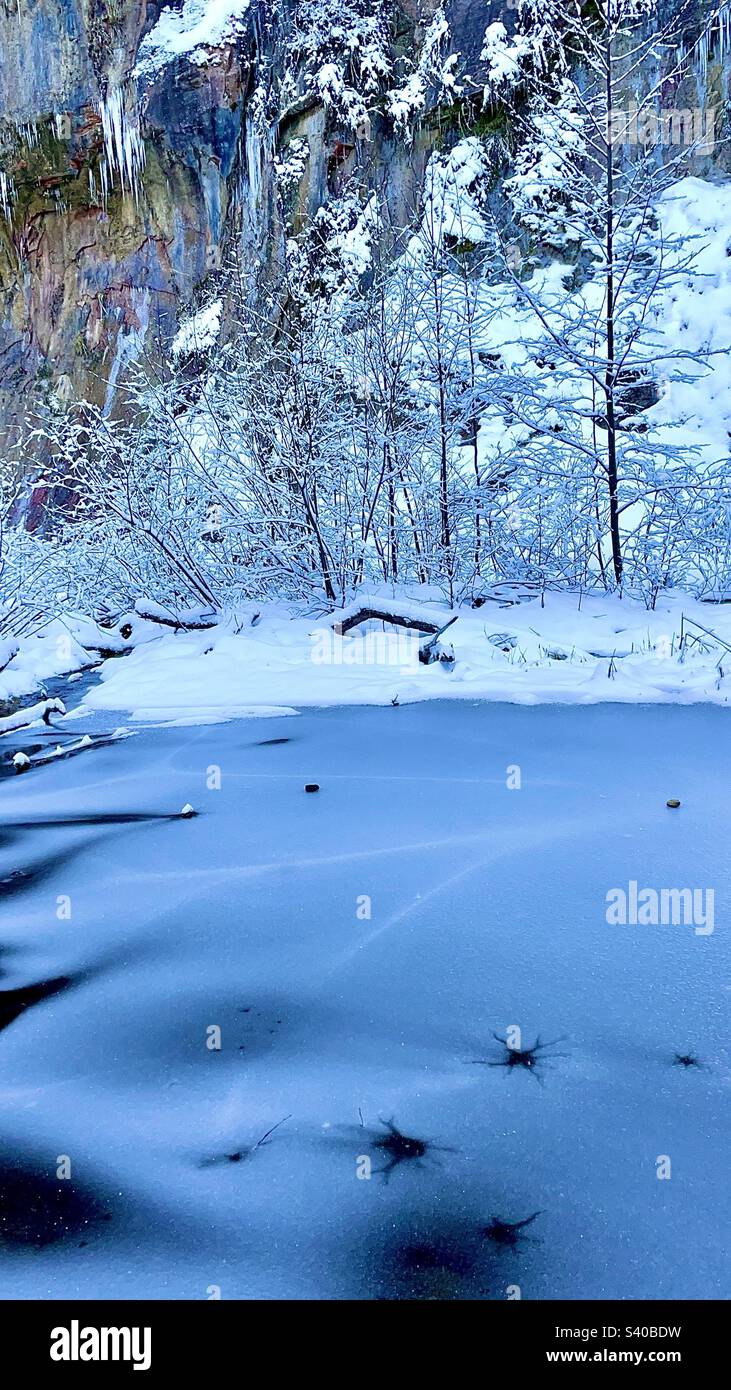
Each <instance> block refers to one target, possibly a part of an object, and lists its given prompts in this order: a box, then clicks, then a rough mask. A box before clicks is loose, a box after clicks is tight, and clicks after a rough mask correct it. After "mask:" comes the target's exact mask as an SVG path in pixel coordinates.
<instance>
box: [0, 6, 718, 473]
mask: <svg viewBox="0 0 731 1390" xmlns="http://www.w3.org/2000/svg"><path fill="white" fill-rule="evenodd" d="M516 3H517V0H513V3H511V0H508V4H507V6H506V5H502V4H498V3H492V0H443V4H442V5H441V6H439V5H438V4H437V0H172V2H171V3H170V4H169V5H167V6H163V5H162V4H161V3H159V0H0V457H2V456H7V455H8V451H10V452H11V453H12V450H13V448H14V447H17V443H18V440H19V438H20V430H19V425H20V421H21V419H22V418H23V416H24V415H26V414H27V413H28V411H29V410H31V409H32V407H33V405H34V403H36V402H40V401H46V402H49V401H50V402H56V403H58V404H63V403H64V402H65V401H68V400H70V399H72V398H74V397H75V396H77V395H79V396H82V397H84V398H87V399H91V400H94V401H97V402H106V405H107V407H108V408H109V409H113V408H114V402H115V393H116V389H117V386H118V383H119V381H120V379H121V377H122V376H123V373H124V369H125V365H126V364H127V363H128V362H129V361H130V359H131V358H133V357H135V356H136V355H138V354H139V353H140V352H141V351H142V350H143V349H145V350H151V351H155V350H163V351H164V350H165V347H166V345H167V344H169V342H170V339H171V337H172V335H173V333H174V332H175V329H176V327H177V324H178V321H179V319H180V317H181V315H182V314H183V313H185V312H187V310H188V307H189V306H190V305H191V304H195V302H196V298H197V297H199V296H200V295H201V294H202V293H205V284H206V281H207V280H208V279H209V278H210V277H215V275H216V273H217V272H218V270H219V269H220V267H221V264H222V260H223V258H224V257H225V255H226V252H227V248H228V247H229V246H230V245H232V244H235V245H237V247H238V248H239V251H240V253H241V255H242V258H243V262H244V267H245V271H246V273H247V274H248V275H249V277H250V279H251V280H252V282H255V281H256V279H257V278H258V279H266V278H267V277H270V276H271V275H272V274H274V273H276V268H277V266H278V265H280V264H281V260H282V254H283V247H284V243H285V239H286V236H287V235H288V233H289V232H290V231H294V232H296V231H297V230H298V229H299V228H300V227H301V226H302V224H303V222H304V220H305V219H306V218H311V217H313V216H314V215H315V214H316V213H317V211H318V209H319V208H320V207H322V206H323V205H324V204H325V203H327V202H328V201H329V200H331V199H332V198H334V197H337V195H338V194H339V193H341V192H342V191H343V189H344V187H345V186H346V184H349V186H351V187H353V186H354V187H356V188H357V189H359V190H360V194H361V197H362V196H363V194H364V193H365V192H366V191H367V189H368V188H369V187H378V188H379V190H380V192H381V194H382V196H383V197H384V198H385V200H386V203H387V205H388V209H389V213H390V221H391V222H392V223H393V225H395V226H403V225H405V224H406V223H408V221H409V220H410V219H411V218H412V217H413V214H414V211H415V209H416V207H417V205H418V198H419V189H420V186H421V181H422V177H423V171H424V166H425V163H426V160H427V159H428V157H429V154H430V152H431V151H432V150H433V149H434V148H435V147H436V146H438V145H440V144H443V143H445V142H446V143H449V142H450V141H453V140H454V139H456V138H458V137H459V135H461V134H464V133H465V131H467V130H470V129H478V130H479V129H480V128H481V123H482V124H483V125H484V124H485V123H486V117H485V115H484V111H483V108H482V91H483V83H484V80H485V72H486V69H485V63H484V61H483V59H482V57H481V53H482V48H483V40H484V35H485V29H486V26H487V25H488V24H489V23H490V22H492V21H493V20H494V19H500V20H502V22H503V23H505V25H506V26H507V27H508V28H510V27H511V24H512V20H513V10H514V8H515V4H516ZM724 61H725V60H724ZM722 68H723V62H722V64H721V67H720V68H719V65H718V64H717V65H716V69H717V70H714V71H715V76H714V81H716V83H717V85H718V82H719V79H718V72H719V71H721V69H722ZM702 80H703V83H707V81H708V73H707V72H704V74H703V75H702ZM719 97H720V98H722V97H723V92H722V91H719ZM693 104H695V103H693Z"/></svg>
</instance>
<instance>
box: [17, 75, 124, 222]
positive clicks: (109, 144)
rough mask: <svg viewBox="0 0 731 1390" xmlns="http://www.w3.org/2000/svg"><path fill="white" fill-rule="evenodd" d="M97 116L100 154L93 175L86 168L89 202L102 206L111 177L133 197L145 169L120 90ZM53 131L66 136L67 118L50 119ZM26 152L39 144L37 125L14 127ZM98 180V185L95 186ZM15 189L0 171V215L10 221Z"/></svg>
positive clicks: (108, 98)
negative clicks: (100, 135) (99, 122)
mask: <svg viewBox="0 0 731 1390" xmlns="http://www.w3.org/2000/svg"><path fill="white" fill-rule="evenodd" d="M98 109H99V115H100V117H101V123H102V135H103V138H104V154H103V156H102V158H101V160H100V161H99V168H98V171H97V174H96V175H95V173H94V170H93V169H91V168H90V169H89V192H90V194H91V198H92V200H93V201H95V202H96V201H99V202H100V203H101V204H102V206H103V205H104V204H105V203H106V201H107V197H108V195H109V191H110V189H111V188H112V186H113V184H114V181H115V178H118V179H119V182H120V184H121V187H122V192H123V193H128V194H131V195H132V196H134V197H135V198H136V197H137V193H138V190H139V186H140V179H141V176H142V171H143V169H144V167H145V146H144V141H143V139H142V135H141V133H140V128H139V124H138V122H137V120H136V119H135V118H134V117H133V116H131V115H130V112H129V110H128V104H127V101H126V98H125V94H124V92H123V90H122V88H117V89H116V90H115V91H113V92H111V93H108V94H107V96H106V97H105V98H104V99H103V100H102V101H100V102H99V107H98ZM53 129H54V132H55V134H56V137H57V139H59V140H60V139H63V138H64V137H67V135H68V116H67V115H66V114H64V113H56V114H55V115H54V116H53ZM16 136H19V137H20V139H21V141H22V143H23V144H24V145H25V147H26V149H33V148H34V147H36V146H38V145H39V143H40V123H37V122H33V121H30V122H26V123H24V124H23V125H19V126H17V128H16ZM97 179H98V183H97ZM14 198H15V187H14V184H13V179H12V176H11V175H10V174H9V173H8V172H7V170H4V169H2V168H0V214H2V215H3V216H4V217H5V218H7V220H8V221H10V220H11V217H12V211H13V201H14Z"/></svg>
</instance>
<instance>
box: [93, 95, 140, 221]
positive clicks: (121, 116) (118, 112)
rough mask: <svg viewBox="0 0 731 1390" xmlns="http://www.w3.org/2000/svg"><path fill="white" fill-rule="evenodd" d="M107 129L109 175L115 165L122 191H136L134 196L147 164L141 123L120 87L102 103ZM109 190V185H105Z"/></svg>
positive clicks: (105, 142)
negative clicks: (133, 113) (136, 118)
mask: <svg viewBox="0 0 731 1390" xmlns="http://www.w3.org/2000/svg"><path fill="white" fill-rule="evenodd" d="M99 113H100V115H101V118H102V130H103V132H104V150H105V154H106V160H105V161H104V162H105V164H106V174H105V175H104V176H103V178H102V183H103V185H104V178H107V179H108V177H109V174H110V173H113V172H114V170H115V169H116V170H117V172H118V173H119V177H120V181H121V184H122V191H123V192H128V193H133V194H134V196H135V198H136V197H137V192H138V189H139V182H140V177H141V174H142V170H143V169H144V167H145V146H144V142H143V139H142V136H141V134H140V129H139V126H138V125H137V124H136V122H135V121H132V120H130V115H129V113H128V111H127V108H126V105H125V99H124V93H123V91H122V89H121V88H120V87H118V88H117V89H116V91H114V92H112V93H111V95H109V94H108V95H107V97H106V98H105V99H104V100H103V101H101V102H100V103H99ZM105 192H106V188H105Z"/></svg>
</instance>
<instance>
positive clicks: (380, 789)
mask: <svg viewBox="0 0 731 1390" xmlns="http://www.w3.org/2000/svg"><path fill="white" fill-rule="evenodd" d="M104 720H106V724H105V723H104V722H103V721H104ZM116 722H117V723H122V722H123V717H121V716H120V717H118V718H117V720H116ZM114 724H115V721H114V719H113V718H112V720H111V722H110V721H109V717H108V716H107V715H104V716H94V717H93V722H92V719H91V718H89V719H86V720H80V721H76V723H75V725H74V727H73V731H72V732H73V737H74V739H78V737H79V735H80V734H83V733H84V732H86V731H88V732H89V733H92V734H95V733H99V732H100V731H101V730H103V729H104V728H113V727H114ZM69 737H70V735H69V734H64V736H63V739H69ZM62 741H63V740H62ZM3 742H4V744H5V745H6V747H5V748H4V749H3V756H4V759H5V760H6V762H7V759H9V757H10V755H11V754H12V753H13V752H15V751H16V749H17V748H20V747H24V746H29V745H36V746H37V745H38V744H39V743H44V742H48V743H49V744H50V745H51V746H55V745H56V744H57V743H58V742H59V735H58V734H57V733H55V732H51V733H49V734H47V735H46V734H40V735H38V734H37V733H36V731H32V733H29V734H26V735H25V741H24V738H23V736H21V735H16V736H13V737H12V738H10V739H8V738H6V739H5V740H4V741H3ZM11 743H12V747H11V746H10V745H11ZM727 747H728V714H727V713H726V712H724V711H722V710H719V709H715V708H709V707H707V706H693V707H688V708H678V707H673V706H664V707H652V708H651V707H641V706H640V707H634V708H628V707H616V706H607V705H603V706H601V705H600V706H593V707H591V708H559V707H547V706H543V707H536V708H522V707H517V706H509V705H508V706H501V705H495V704H474V705H472V704H467V703H463V702H460V703H451V704H449V705H447V704H438V703H429V704H420V705H412V706H403V707H400V708H396V709H391V708H387V709H383V708H362V707H361V708H350V709H346V710H338V709H330V710H326V711H325V710H323V711H310V712H306V713H304V714H301V715H299V716H296V717H284V718H279V719H269V720H262V719H258V720H247V721H238V722H232V723H228V724H219V725H213V726H210V725H209V726H205V727H196V728H190V727H188V728H156V729H144V730H141V731H138V732H136V733H135V734H134V736H133V737H130V738H129V739H125V740H122V741H119V742H116V743H113V744H109V745H107V746H102V745H100V746H97V747H93V748H87V749H84V750H82V752H81V753H79V754H78V755H77V756H70V757H68V758H66V759H59V760H57V761H56V762H52V763H50V764H47V765H45V766H42V767H36V768H34V769H33V770H32V771H31V772H30V773H28V774H27V775H25V776H23V777H9V778H6V779H5V780H3V781H2V783H1V784H0V824H1V827H2V828H1V830H0V879H2V884H1V885H0V888H1V889H2V898H0V906H1V907H2V926H1V927H0V969H1V970H2V979H0V991H1V992H0V1023H2V1024H4V1025H7V1026H5V1027H4V1028H3V1031H1V1032H0V1063H1V1073H0V1075H1V1081H0V1087H1V1089H0V1097H1V1112H0V1188H1V1196H2V1209H1V1211H0V1231H1V1232H2V1237H3V1239H2V1240H1V1241H0V1245H1V1246H2V1259H1V1260H0V1271H1V1272H0V1296H2V1297H28V1298H30V1297H46V1298H61V1297H66V1298H94V1297H100V1296H101V1297H114V1298H138V1297H152V1298H158V1297H159V1298H183V1299H206V1298H208V1297H211V1296H212V1294H215V1292H216V1290H220V1295H221V1297H222V1298H226V1299H242V1298H273V1299H277V1298H287V1297H301V1298H361V1299H374V1298H375V1299H380V1298H386V1299H391V1298H475V1297H477V1298H483V1297H484V1298H493V1299H505V1298H507V1297H510V1296H511V1293H510V1292H509V1290H512V1296H515V1286H518V1287H519V1288H520V1291H521V1294H522V1297H523V1298H532V1299H543V1298H563V1299H574V1298H599V1297H609V1298H643V1299H653V1298H682V1297H690V1298H713V1297H728V1296H729V1294H730V1293H731V1279H730V1278H729V1269H728V1256H727V1255H726V1254H725V1253H724V1245H725V1244H726V1242H725V1239H724V1231H726V1230H728V1227H729V1215H730V1212H729V1206H730V1199H729V1182H728V1140H729V1125H728V1118H729V1098H730V1095H731V1092H730V1089H729V1075H730V1073H729V1065H728V1063H729V1053H728V1047H727V1040H728V1011H729V1003H730V1002H731V994H730V993H729V990H730V989H731V971H730V970H729V946H728V903H729V900H730V894H729V890H730V883H729V879H730V872H729V868H730V852H729V834H728V824H729V816H728V811H729V792H728V761H727V753H726V750H727ZM516 764H517V765H518V766H519V768H520V772H521V778H522V787H521V788H520V789H519V790H517V789H513V790H509V789H508V787H507V786H506V780H507V778H508V773H507V769H508V767H510V766H511V765H516ZM212 765H216V766H218V767H220V769H221V787H220V790H209V789H208V787H207V780H215V775H214V777H213V778H211V777H210V775H209V772H208V770H209V769H210V768H211V766H212ZM6 770H7V769H6ZM310 780H315V781H317V782H319V783H320V784H321V791H320V792H319V794H318V795H306V794H305V793H304V791H303V786H304V783H305V781H310ZM672 796H677V797H679V798H680V799H681V801H682V803H683V805H682V807H681V809H680V810H679V811H669V810H668V809H667V808H666V805H665V802H666V800H667V798H668V797H672ZM186 802H191V803H192V804H193V805H194V806H195V807H196V808H197V809H198V810H199V812H200V814H199V815H198V816H197V817H196V818H195V819H177V818H171V819H165V818H158V817H167V816H168V815H169V814H170V813H175V812H178V811H179V810H180V808H181V807H182V806H183V805H184V804H185V803H186ZM134 817H143V818H140V819H135V818H134ZM630 880H636V881H637V882H638V883H639V885H640V887H644V886H651V887H656V888H660V887H663V886H665V887H674V886H678V887H684V886H689V887H702V888H703V889H706V888H711V887H712V888H713V889H714V892H715V917H716V921H715V931H714V932H713V934H711V935H705V936H703V935H698V934H696V933H695V931H694V929H693V927H692V926H686V925H677V926H672V925H668V926H609V925H607V922H606V920H605V911H606V902H605V898H606V893H607V891H608V890H609V889H610V888H612V887H625V888H626V887H627V885H628V882H629V881H630ZM61 895H63V896H64V897H65V898H67V899H68V900H69V901H70V910H71V917H70V920H68V919H66V918H64V917H63V911H64V908H63V902H62V904H61V907H60V909H59V898H60V896H61ZM364 895H367V896H368V897H369V898H370V899H371V916H370V919H368V918H367V917H364V916H363V915H362V914H363V911H364V909H363V908H362V907H361V915H360V916H359V915H358V900H359V899H362V898H363V896H364ZM59 910H60V912H61V914H62V915H61V917H59V916H58V913H59ZM39 985H44V986H45V987H44V989H37V988H35V987H37V986H39ZM27 987H28V988H27ZM30 987H33V988H30ZM21 1005H25V1007H21ZM516 1024H517V1025H518V1026H520V1028H521V1029H522V1042H523V1045H524V1046H527V1045H530V1044H531V1043H533V1041H534V1040H535V1036H536V1034H540V1036H541V1038H542V1039H543V1040H545V1041H547V1042H553V1040H554V1039H558V1038H561V1039H562V1041H561V1042H560V1043H557V1044H556V1046H555V1047H549V1048H546V1049H545V1053H544V1058H545V1060H544V1062H543V1063H542V1065H541V1066H540V1067H539V1069H538V1072H537V1073H532V1072H530V1071H528V1070H526V1069H525V1068H523V1067H520V1066H512V1067H506V1066H500V1065H498V1066H493V1067H490V1066H486V1065H483V1066H481V1065H475V1059H484V1060H486V1061H492V1062H500V1061H501V1059H502V1058H503V1057H504V1056H505V1049H504V1048H502V1047H501V1045H500V1044H499V1043H498V1042H496V1041H495V1039H494V1038H493V1036H492V1034H493V1032H495V1033H498V1034H500V1035H502V1036H505V1033H506V1029H507V1028H509V1027H510V1026H511V1025H516ZM212 1026H217V1027H218V1028H220V1030H221V1046H220V1050H215V1049H211V1048H210V1047H209V1046H207V1041H208V1039H209V1037H210V1035H209V1029H210V1028H211V1027H212ZM214 1040H215V1038H214ZM686 1052H692V1053H694V1054H696V1055H697V1057H698V1058H699V1060H700V1061H701V1062H702V1064H703V1065H702V1066H697V1067H696V1066H689V1067H685V1066H682V1065H677V1064H675V1062H674V1057H675V1054H676V1053H686ZM284 1116H289V1117H290V1118H288V1119H287V1120H286V1123H284V1124H282V1125H281V1126H280V1128H278V1129H277V1130H276V1131H275V1132H274V1133H273V1134H272V1135H271V1138H270V1140H269V1142H267V1143H265V1144H262V1145H261V1146H259V1147H258V1148H256V1149H255V1150H254V1152H253V1153H249V1154H248V1156H247V1152H246V1151H247V1149H248V1150H251V1148H252V1146H254V1145H255V1144H256V1142H257V1140H258V1139H259V1138H260V1137H261V1136H262V1135H263V1134H264V1133H265V1131H267V1130H268V1129H269V1128H270V1127H271V1126H272V1125H275V1124H277V1122H278V1121H280V1120H282V1119H283V1118H284ZM389 1119H393V1120H394V1122H395V1124H396V1125H397V1126H398V1127H399V1129H400V1130H401V1131H402V1132H404V1133H405V1134H406V1135H408V1136H412V1137H416V1138H419V1139H421V1140H422V1141H427V1140H428V1141H431V1143H432V1144H433V1146H434V1147H429V1146H428V1147H427V1149H426V1152H425V1153H424V1154H423V1155H422V1156H419V1155H415V1154H409V1155H408V1156H406V1157H405V1158H404V1159H403V1161H400V1162H394V1161H393V1155H392V1154H389V1152H388V1151H387V1150H383V1149H378V1148H377V1147H375V1145H376V1144H377V1141H378V1140H379V1139H383V1138H384V1137H385V1135H386V1130H385V1127H384V1126H383V1125H382V1124H380V1123H379V1120H389ZM361 1120H362V1122H361ZM63 1155H66V1156H68V1158H69V1159H70V1163H71V1178H70V1179H67V1180H64V1179H58V1178H57V1176H56V1171H57V1168H58V1166H59V1161H60V1159H61V1156H63ZM661 1155H667V1156H669V1158H670V1160H671V1165H672V1169H671V1173H672V1175H671V1177H670V1179H669V1180H660V1179H658V1177H657V1175H656V1165H657V1161H658V1159H659V1157H660V1156H661ZM232 1156H233V1157H232ZM362 1156H365V1157H366V1158H369V1159H370V1160H371V1162H372V1176H371V1178H370V1179H367V1178H359V1177H358V1172H359V1171H361V1172H362V1171H364V1169H366V1168H367V1165H365V1164H364V1163H363V1161H362ZM384 1168H389V1169H390V1171H389V1172H387V1173H385V1174H384V1173H383V1172H382V1171H379V1170H383V1169H384ZM536 1211H540V1212H541V1213H542V1214H541V1215H540V1216H539V1217H537V1218H536V1220H535V1221H534V1222H533V1223H532V1224H531V1225H530V1226H529V1227H526V1228H525V1230H524V1236H525V1237H531V1239H523V1240H522V1241H521V1242H520V1243H519V1244H517V1245H515V1246H512V1245H510V1244H507V1245H505V1244H501V1243H500V1242H497V1241H495V1240H493V1239H490V1238H486V1237H485V1236H484V1235H483V1234H482V1232H483V1231H484V1228H485V1227H486V1226H488V1224H489V1223H490V1221H491V1220H492V1219H493V1218H494V1217H499V1218H501V1219H504V1220H507V1221H519V1220H522V1219H523V1218H525V1217H528V1216H530V1215H532V1213H533V1212H536Z"/></svg>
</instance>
